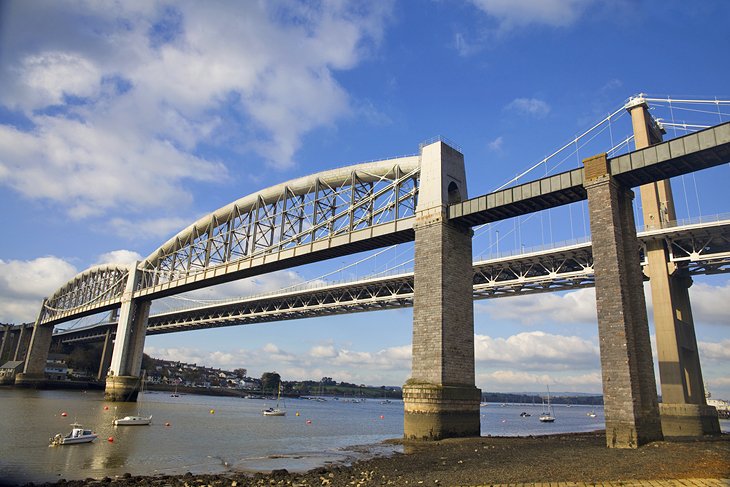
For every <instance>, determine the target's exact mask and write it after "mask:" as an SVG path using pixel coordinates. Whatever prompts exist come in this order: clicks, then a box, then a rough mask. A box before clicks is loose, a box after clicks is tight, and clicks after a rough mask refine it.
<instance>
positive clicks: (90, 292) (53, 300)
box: [40, 264, 129, 324]
mask: <svg viewBox="0 0 730 487" xmlns="http://www.w3.org/2000/svg"><path fill="white" fill-rule="evenodd" d="M128 276H129V267H128V266H122V265H117V264H103V265H97V266H93V267H90V268H88V269H86V270H85V271H83V272H81V273H79V274H77V275H76V276H75V277H74V278H72V279H71V280H69V281H68V282H67V283H66V284H64V285H63V286H61V287H60V288H58V290H57V291H56V292H55V293H53V294H52V295H51V296H50V297H49V298H48V299H47V300H46V303H45V305H44V306H43V311H42V313H41V320H40V322H41V324H49V323H52V322H60V321H64V319H66V318H69V317H73V318H80V317H82V316H87V315H90V314H94V313H98V312H100V311H104V310H106V309H111V308H114V307H118V306H119V303H120V302H121V298H122V293H123V292H124V287H125V285H126V283H127V277H128Z"/></svg>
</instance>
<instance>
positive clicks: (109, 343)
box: [96, 310, 116, 381]
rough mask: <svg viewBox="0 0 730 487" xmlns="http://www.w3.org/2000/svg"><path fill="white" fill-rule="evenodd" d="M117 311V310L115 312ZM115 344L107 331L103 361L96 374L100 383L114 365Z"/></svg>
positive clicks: (102, 355)
mask: <svg viewBox="0 0 730 487" xmlns="http://www.w3.org/2000/svg"><path fill="white" fill-rule="evenodd" d="M115 311H116V310H115ZM113 347H114V343H113V340H112V332H111V330H107V331H106V335H105V336H104V347H103V348H102V349H101V361H100V363H99V372H97V374H96V380H98V381H100V380H102V379H103V378H104V377H106V372H107V371H108V370H109V366H111V363H112V348H113Z"/></svg>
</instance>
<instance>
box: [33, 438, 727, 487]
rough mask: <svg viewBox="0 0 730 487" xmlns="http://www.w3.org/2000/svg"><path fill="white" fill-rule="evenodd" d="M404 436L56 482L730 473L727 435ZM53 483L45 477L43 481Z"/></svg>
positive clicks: (483, 481) (621, 477) (471, 479)
mask: <svg viewBox="0 0 730 487" xmlns="http://www.w3.org/2000/svg"><path fill="white" fill-rule="evenodd" d="M391 443H398V444H402V446H403V453H395V454H391V455H389V456H384V457H375V458H369V459H367V460H360V461H357V462H355V463H354V464H352V465H349V466H344V465H339V466H338V465H334V466H330V467H326V468H317V469H314V470H311V471H309V472H306V473H289V472H287V471H285V470H276V471H273V472H271V473H266V474H263V473H257V474H245V473H239V472H233V471H232V472H228V473H225V474H220V475H192V474H185V475H180V476H155V477H135V476H132V475H129V474H126V475H124V476H123V477H117V478H114V479H111V478H105V479H98V480H92V479H87V480H84V481H68V482H63V481H62V482H58V483H56V484H53V485H68V486H90V485H117V486H125V487H126V486H167V485H170V486H189V487H192V486H206V485H211V486H233V487H238V486H254V485H256V486H258V485H296V486H314V485H329V486H351V485H353V486H358V485H359V486H376V485H395V486H405V485H407V486H412V485H414V486H422V485H431V486H433V485H447V486H476V485H490V484H514V483H527V482H529V483H532V482H596V483H599V482H616V481H628V480H663V479H687V478H703V479H727V478H730V435H727V434H725V435H721V436H718V437H713V438H706V439H702V440H690V441H659V442H654V443H650V444H647V445H643V446H641V447H640V448H638V449H631V450H623V449H621V450H619V449H609V448H607V447H606V438H605V433H603V432H594V433H571V434H560V435H551V436H535V437H515V438H507V437H480V438H458V439H448V440H443V441H438V442H428V443H425V442H409V441H404V440H391ZM44 485H48V484H44Z"/></svg>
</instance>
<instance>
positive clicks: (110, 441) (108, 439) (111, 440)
mask: <svg viewBox="0 0 730 487" xmlns="http://www.w3.org/2000/svg"><path fill="white" fill-rule="evenodd" d="M106 441H108V442H109V443H114V437H113V436H110V437H109V438H107V439H106Z"/></svg>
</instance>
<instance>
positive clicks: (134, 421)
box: [114, 372, 152, 426]
mask: <svg viewBox="0 0 730 487" xmlns="http://www.w3.org/2000/svg"><path fill="white" fill-rule="evenodd" d="M144 377H145V373H144V372H142V378H141V379H140V385H139V394H137V415H136V416H125V417H123V418H114V426H144V425H148V424H150V423H152V415H150V416H140V415H139V405H140V403H141V402H142V396H143V394H144Z"/></svg>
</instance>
